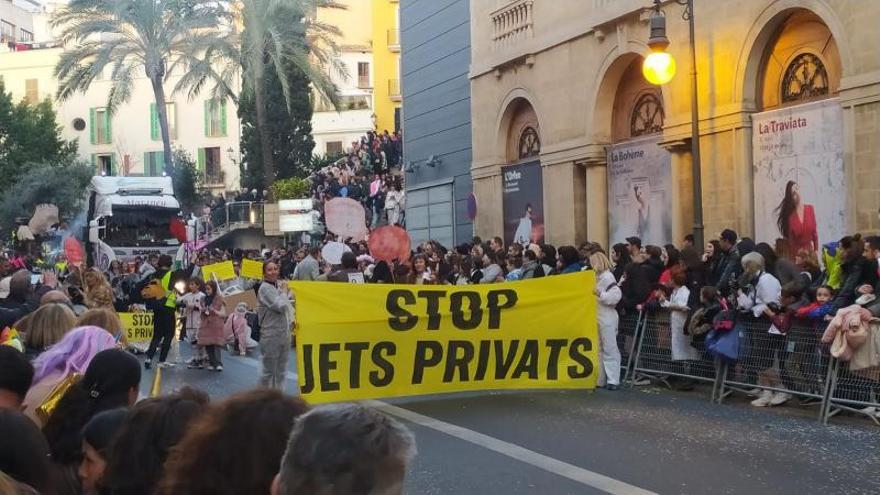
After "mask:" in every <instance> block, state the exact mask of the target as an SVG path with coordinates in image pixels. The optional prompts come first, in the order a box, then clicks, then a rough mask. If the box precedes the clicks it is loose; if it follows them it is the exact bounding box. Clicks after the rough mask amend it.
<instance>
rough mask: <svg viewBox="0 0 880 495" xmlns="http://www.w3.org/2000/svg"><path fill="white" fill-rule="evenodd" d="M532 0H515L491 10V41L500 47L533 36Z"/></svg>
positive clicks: (496, 47)
mask: <svg viewBox="0 0 880 495" xmlns="http://www.w3.org/2000/svg"><path fill="white" fill-rule="evenodd" d="M532 2H533V0H515V1H514V2H511V3H509V4H507V5H505V6H504V7H501V8H500V9H498V10H496V11H494V12H492V14H490V15H491V17H492V41H493V42H494V47H495V49H496V50H497V49H502V48H504V47H506V46H510V45H512V44H514V43H516V42H517V41H521V40H524V39H528V38H531V37H533V36H534V21H533V14H532Z"/></svg>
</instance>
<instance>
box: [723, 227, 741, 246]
mask: <svg viewBox="0 0 880 495" xmlns="http://www.w3.org/2000/svg"><path fill="white" fill-rule="evenodd" d="M721 238H722V239H724V240H725V241H727V242H729V243H731V244H734V243H736V240H737V239H738V238H739V236H738V235H736V231H734V230H731V229H724V230H723V231H721Z"/></svg>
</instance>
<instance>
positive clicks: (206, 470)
mask: <svg viewBox="0 0 880 495" xmlns="http://www.w3.org/2000/svg"><path fill="white" fill-rule="evenodd" d="M100 332H103V333H105V334H107V332H106V331H105V330H103V329H101V328H98V327H88V326H87V327H78V328H76V329H74V330H72V331H71V332H69V333H68V335H70V336H71V337H65V339H68V338H76V339H78V340H79V341H81V342H83V345H85V343H86V341H83V340H81V339H89V340H88V341H87V342H88V346H81V347H78V348H76V349H77V350H76V351H75V350H74V347H72V346H65V348H64V349H65V353H60V352H56V353H55V354H54V355H53V356H52V358H51V359H37V360H35V361H34V362H30V361H28V359H27V358H26V356H24V355H23V354H22V353H20V352H18V351H16V350H15V349H13V348H11V347H8V346H0V371H2V373H0V493H3V494H4V495H6V494H9V495H31V494H43V495H48V494H59V495H67V494H86V495H90V494H100V495H103V494H113V495H154V494H162V495H165V494H167V495H199V494H204V495H209V494H210V495H217V494H220V495H223V494H229V495H239V494H242V493H255V494H256V493H262V494H267V495H268V494H272V495H300V494H315V493H322V494H339V495H342V494H363V495H367V494H399V493H403V489H402V487H403V481H404V476H405V472H406V468H407V465H408V464H409V462H410V461H411V459H412V457H413V456H414V454H415V441H414V438H413V436H412V434H411V433H410V432H409V431H408V430H407V429H406V427H404V426H403V425H401V424H400V423H398V422H397V421H395V420H394V419H391V418H389V417H387V416H385V415H383V414H381V413H379V412H378V411H375V410H373V409H369V408H366V407H363V406H360V405H354V404H339V405H333V406H322V407H314V408H312V407H309V405H308V404H306V403H305V402H304V401H302V400H301V399H299V398H296V397H292V396H288V395H284V394H282V393H281V392H280V391H278V390H272V389H254V390H250V391H245V392H240V393H237V394H234V395H232V396H230V397H228V398H226V399H223V400H220V401H217V402H211V401H210V399H209V397H208V395H207V394H206V393H204V392H201V391H199V390H196V389H193V388H190V387H184V388H182V389H180V390H178V391H175V392H173V393H170V394H165V395H162V396H158V397H150V398H145V399H141V400H138V397H139V388H140V378H141V370H140V365H139V363H138V361H137V359H136V358H135V357H134V356H133V355H131V354H130V353H128V352H127V351H124V350H122V349H119V348H117V347H116V346H115V343H114V342H113V340H112V339H110V340H109V341H107V339H102V338H101V337H100V336H99V333H100ZM77 334H88V336H85V335H80V336H78V337H73V336H75V335H77ZM108 335H109V334H108ZM49 368H52V369H55V370H63V369H70V370H75V371H72V372H75V373H81V374H82V375H81V377H79V378H77V379H76V380H68V381H66V382H65V383H66V386H65V387H64V391H63V394H58V395H59V397H58V398H57V399H56V400H55V401H54V402H53V403H52V404H51V407H48V406H46V407H44V408H43V409H44V410H45V412H44V414H42V415H41V416H39V417H38V418H33V417H29V416H28V415H27V414H25V413H22V412H20V409H21V408H23V407H24V408H25V411H26V412H27V410H28V408H27V407H28V405H27V402H26V399H25V398H26V397H27V396H28V395H29V394H30V392H29V387H30V386H31V379H32V377H33V378H34V379H39V380H44V379H45V378H44V377H45V376H46V373H47V369H49ZM56 389H57V387H56Z"/></svg>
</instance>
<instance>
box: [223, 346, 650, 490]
mask: <svg viewBox="0 0 880 495" xmlns="http://www.w3.org/2000/svg"><path fill="white" fill-rule="evenodd" d="M239 362H241V363H243V364H245V365H247V366H249V367H251V368H255V369H260V363H259V362H258V361H254V360H251V359H246V360H243V361H239ZM285 376H286V377H287V379H289V380H296V379H297V375H296V373H293V372H291V371H288V372H287V373H286V375H285ZM361 403H362V404H364V405H367V406H370V407H372V408H375V409H378V410H380V411H382V412H384V413H385V414H390V415H392V416H396V417H398V418H401V419H404V420H406V421H409V422H411V423H415V424H417V425H420V426H424V427H425V428H430V429H432V430H434V431H438V432H440V433H445V434H446V435H449V436H451V437H455V438H457V439H459V440H464V441H465V442H469V443H472V444H474V445H479V446H480V447H484V448H487V449H489V450H492V451H495V452H497V453H499V454H502V455H505V456H507V457H510V458H511V459H515V460H517V461H520V462H524V463H526V464H529V465H532V466H534V467H537V468H539V469H543V470H544V471H547V472H549V473H553V474H556V475H558V476H562V477H563V478H568V479H570V480H572V481H575V482H578V483H580V484H582V485H586V486H589V487H592V488H595V489H597V490H602V491H603V492H605V493H611V494H613V495H657V494H656V493H655V492H652V491H649V490H645V489H643V488H639V487H637V486H634V485H630V484H629V483H625V482H623V481H620V480H616V479H614V478H610V477H608V476H605V475H602V474H599V473H596V472H593V471H590V470H587V469H584V468H582V467H578V466H575V465H573V464H569V463H567V462H563V461H560V460H558V459H554V458H552V457H549V456H546V455H544V454H540V453H538V452H535V451H533V450H529V449H527V448H525V447H520V446H519V445H516V444H512V443H510V442H505V441H504V440H499V439H497V438H495V437H490V436H489V435H485V434H483V433H480V432H478V431H474V430H470V429H467V428H464V427H461V426H457V425H454V424H451V423H447V422H445V421H440V420H439V419H436V418H432V417H430V416H425V415H423V414H419V413H417V412H413V411H410V410H409V409H404V408H402V407H397V406H392V405H391V404H388V403H387V402H382V401H378V400H365V401H361Z"/></svg>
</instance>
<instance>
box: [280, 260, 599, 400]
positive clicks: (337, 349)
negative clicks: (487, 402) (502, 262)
mask: <svg viewBox="0 0 880 495" xmlns="http://www.w3.org/2000/svg"><path fill="white" fill-rule="evenodd" d="M595 283H596V279H595V275H594V273H593V272H580V273H576V274H571V275H563V276H556V277H543V278H538V279H531V280H525V281H520V282H512V283H504V284H492V285H475V286H440V285H438V286H416V285H386V284H367V285H359V284H342V283H326V282H291V283H290V286H291V288H292V289H293V291H294V293H295V295H296V308H297V311H296V314H297V323H298V325H299V326H298V328H297V347H296V352H297V368H298V371H299V384H300V392H301V394H302V396H303V398H304V399H305V400H307V401H308V402H309V403H314V404H318V403H325V402H336V401H351V400H360V399H370V398H381V397H395V396H406V395H423V394H437V393H444V392H461V391H474V390H497V389H540V388H593V387H595V386H596V378H597V373H598V369H599V364H598V345H599V341H598V330H597V323H596V298H595V296H593V287H594V286H595Z"/></svg>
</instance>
